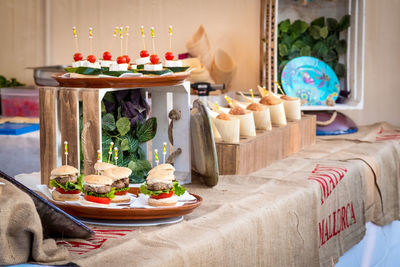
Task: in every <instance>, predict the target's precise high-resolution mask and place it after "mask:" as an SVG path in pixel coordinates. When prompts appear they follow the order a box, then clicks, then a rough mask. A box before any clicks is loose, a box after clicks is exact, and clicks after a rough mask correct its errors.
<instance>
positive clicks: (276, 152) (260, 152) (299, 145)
mask: <svg viewBox="0 0 400 267" xmlns="http://www.w3.org/2000/svg"><path fill="white" fill-rule="evenodd" d="M315 123H316V116H314V115H303V116H302V118H301V120H300V121H294V122H288V123H287V125H285V126H280V127H272V131H261V130H257V136H255V137H248V138H241V139H240V141H239V143H238V144H235V143H226V142H223V141H222V140H216V141H215V145H216V150H217V155H218V168H219V174H221V175H228V174H249V173H252V172H254V171H256V170H258V169H261V168H264V167H266V166H268V165H269V164H271V163H273V162H275V161H278V160H281V159H283V158H286V157H288V156H290V155H292V154H294V153H296V152H298V151H300V150H301V149H303V148H305V147H307V146H309V145H312V144H314V143H315V133H316V124H315Z"/></svg>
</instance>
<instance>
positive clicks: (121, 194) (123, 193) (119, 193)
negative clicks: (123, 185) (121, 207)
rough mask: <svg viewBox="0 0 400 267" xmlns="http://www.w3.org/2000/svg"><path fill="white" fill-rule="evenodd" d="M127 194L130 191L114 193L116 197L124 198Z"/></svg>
mask: <svg viewBox="0 0 400 267" xmlns="http://www.w3.org/2000/svg"><path fill="white" fill-rule="evenodd" d="M127 193H128V190H124V191H118V192H114V195H116V196H124V195H126V194H127Z"/></svg>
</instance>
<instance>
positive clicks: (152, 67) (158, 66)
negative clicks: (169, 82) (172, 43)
mask: <svg viewBox="0 0 400 267" xmlns="http://www.w3.org/2000/svg"><path fill="white" fill-rule="evenodd" d="M162 69H163V65H162V63H160V64H146V65H144V70H150V71H152V70H162Z"/></svg>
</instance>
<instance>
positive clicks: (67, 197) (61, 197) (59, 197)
mask: <svg viewBox="0 0 400 267" xmlns="http://www.w3.org/2000/svg"><path fill="white" fill-rule="evenodd" d="M80 194H81V193H80V192H79V193H78V194H62V193H60V192H58V191H57V190H54V191H53V192H51V196H52V197H53V199H54V200H55V201H76V200H79V197H80Z"/></svg>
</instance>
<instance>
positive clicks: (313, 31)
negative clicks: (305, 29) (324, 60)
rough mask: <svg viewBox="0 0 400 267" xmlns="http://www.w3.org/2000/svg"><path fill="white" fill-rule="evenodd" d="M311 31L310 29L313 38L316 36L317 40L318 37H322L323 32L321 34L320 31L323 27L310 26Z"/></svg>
mask: <svg viewBox="0 0 400 267" xmlns="http://www.w3.org/2000/svg"><path fill="white" fill-rule="evenodd" d="M309 31H310V35H311V36H312V38H314V39H315V40H318V39H320V38H321V34H320V32H321V27H319V26H316V25H312V26H311V27H310V28H309Z"/></svg>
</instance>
